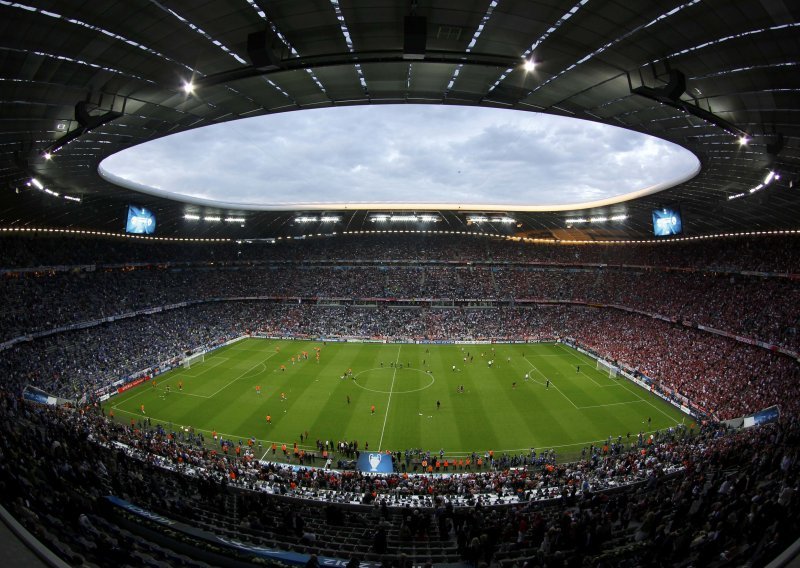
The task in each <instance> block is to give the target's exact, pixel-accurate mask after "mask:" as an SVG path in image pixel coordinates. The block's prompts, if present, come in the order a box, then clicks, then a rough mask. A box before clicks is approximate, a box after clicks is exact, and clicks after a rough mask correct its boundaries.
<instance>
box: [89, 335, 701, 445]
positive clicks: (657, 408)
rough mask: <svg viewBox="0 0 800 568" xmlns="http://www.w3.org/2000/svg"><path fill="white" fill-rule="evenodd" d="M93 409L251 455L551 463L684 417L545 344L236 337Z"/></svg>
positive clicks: (591, 362)
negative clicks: (329, 448) (512, 457)
mask: <svg viewBox="0 0 800 568" xmlns="http://www.w3.org/2000/svg"><path fill="white" fill-rule="evenodd" d="M317 350H318V351H317ZM304 352H305V353H307V358H305V357H304V355H303V353H304ZM317 352H318V353H319V360H317V358H316V354H317ZM292 359H294V362H293V361H292ZM489 361H493V363H492V364H491V365H490V364H489ZM526 376H527V378H526ZM548 381H549V385H548ZM462 387H463V389H462ZM259 388H260V393H259ZM462 390H463V392H462ZM142 405H144V409H145V411H144V414H142V411H141V407H142ZM373 406H374V411H373V408H372V407H373ZM104 407H105V411H106V413H109V411H110V410H112V409H113V413H114V416H115V418H116V419H118V420H120V421H122V422H126V423H127V422H129V421H130V420H131V418H133V419H135V420H137V421H138V420H141V419H142V418H145V417H147V418H149V419H150V420H151V421H152V423H153V424H154V425H155V423H161V424H162V425H164V426H165V427H167V428H171V429H178V428H179V427H192V428H193V429H194V431H195V432H203V433H204V435H205V437H206V439H207V441H211V440H210V438H211V436H210V434H211V432H217V433H218V435H219V436H223V437H225V438H226V439H228V440H233V441H234V442H235V443H238V440H240V439H243V440H245V441H246V440H247V439H249V438H255V439H256V440H258V441H260V442H261V444H262V447H263V451H264V453H266V450H267V449H268V448H270V447H271V445H272V444H273V443H277V444H278V446H279V447H280V445H281V444H282V443H285V444H286V445H287V446H288V447H289V448H291V447H292V446H293V444H294V443H295V442H296V443H297V444H298V447H299V448H304V449H306V450H312V451H313V450H316V447H315V440H317V439H319V440H323V441H324V440H330V441H331V442H334V441H339V440H343V441H354V440H357V441H358V442H359V448H360V449H364V447H365V444H366V443H368V444H369V446H368V447H369V450H371V451H375V450H392V451H403V450H406V449H416V448H420V449H423V450H430V451H432V452H438V451H439V450H440V449H444V451H445V454H446V455H447V456H464V455H468V454H470V453H471V452H476V453H479V454H481V455H482V454H483V453H484V452H486V451H488V450H492V451H494V453H495V455H500V454H502V453H504V452H505V453H509V454H518V453H525V454H527V453H528V452H529V451H530V449H531V448H536V450H537V451H541V450H544V449H555V450H556V451H557V453H558V455H559V459H560V460H564V459H570V458H574V457H575V456H577V455H578V454H579V453H580V450H581V448H582V447H584V446H587V445H588V444H590V443H592V442H601V441H605V440H606V439H607V438H608V437H609V436H612V437H613V438H614V440H616V438H617V436H622V439H623V441H626V440H627V435H628V434H629V433H630V435H631V440H635V437H636V435H637V434H638V433H639V432H640V431H643V432H652V431H655V430H661V429H665V428H669V427H670V426H675V425H676V424H678V423H680V422H686V423H689V421H690V418H689V417H688V416H685V415H684V414H682V413H681V412H680V411H679V410H678V409H676V408H674V407H673V406H671V405H670V404H667V403H666V402H664V401H662V400H661V399H659V398H658V397H656V396H655V395H652V394H651V393H649V392H647V391H645V390H643V389H641V388H639V387H638V386H636V385H634V384H633V383H631V382H630V381H628V380H626V379H624V378H609V376H608V373H607V372H602V371H599V370H597V369H595V362H594V360H592V359H591V358H589V357H587V356H585V355H583V354H582V353H580V352H578V351H576V350H574V349H572V348H570V347H567V346H565V345H563V344H558V343H541V344H494V345H458V344H448V345H434V344H419V345H417V344H391V343H390V344H378V343H323V342H317V341H291V340H268V339H256V338H248V339H243V340H240V341H237V342H235V343H232V344H230V345H228V346H226V347H223V348H221V349H218V350H216V351H213V352H211V353H208V354H206V356H205V361H204V362H200V363H195V364H193V365H192V366H191V367H190V368H179V369H175V370H172V371H170V372H168V373H165V374H163V375H161V376H159V377H157V378H156V386H153V385H152V384H150V383H146V384H143V385H141V386H138V387H136V388H133V389H131V390H129V391H127V392H125V393H122V394H120V395H118V396H115V397H112V398H111V399H109V400H108V401H106V402H105V404H104ZM268 415H269V416H270V417H271V421H270V423H268V422H267V416H268ZM306 432H308V435H307V436H306V435H305V433H306ZM301 434H303V436H304V440H303V442H301V440H300V435H301ZM212 443H213V442H212ZM270 455H271V454H270ZM277 455H278V456H280V455H281V453H280V452H278V454H277ZM256 457H259V458H260V457H262V456H261V455H257V456H256Z"/></svg>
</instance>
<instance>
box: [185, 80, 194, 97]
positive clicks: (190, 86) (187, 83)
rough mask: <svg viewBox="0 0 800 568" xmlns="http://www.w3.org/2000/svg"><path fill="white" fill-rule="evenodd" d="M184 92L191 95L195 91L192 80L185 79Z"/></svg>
mask: <svg viewBox="0 0 800 568" xmlns="http://www.w3.org/2000/svg"><path fill="white" fill-rule="evenodd" d="M183 92H184V93H186V94H187V95H191V94H192V93H194V83H192V82H191V81H184V82H183Z"/></svg>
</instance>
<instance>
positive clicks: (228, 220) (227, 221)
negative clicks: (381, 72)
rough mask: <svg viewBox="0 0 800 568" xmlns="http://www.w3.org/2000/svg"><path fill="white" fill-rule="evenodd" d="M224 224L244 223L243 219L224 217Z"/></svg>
mask: <svg viewBox="0 0 800 568" xmlns="http://www.w3.org/2000/svg"><path fill="white" fill-rule="evenodd" d="M225 222H226V223H244V217H225Z"/></svg>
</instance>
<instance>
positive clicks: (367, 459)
mask: <svg viewBox="0 0 800 568" xmlns="http://www.w3.org/2000/svg"><path fill="white" fill-rule="evenodd" d="M356 468H358V470H359V471H364V472H366V473H392V472H394V463H393V461H392V455H391V454H382V453H380V452H375V453H370V452H361V455H360V456H358V463H357V464H356Z"/></svg>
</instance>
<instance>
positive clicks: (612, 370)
mask: <svg viewBox="0 0 800 568" xmlns="http://www.w3.org/2000/svg"><path fill="white" fill-rule="evenodd" d="M597 370H598V371H602V372H604V373H605V372H608V376H609V377H610V378H612V379H613V378H615V377H617V376H618V374H619V367H617V366H616V365H612V364H611V363H609V362H608V361H603V360H602V359H598V360H597Z"/></svg>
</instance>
